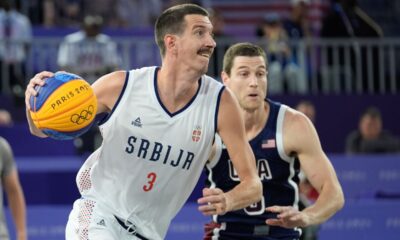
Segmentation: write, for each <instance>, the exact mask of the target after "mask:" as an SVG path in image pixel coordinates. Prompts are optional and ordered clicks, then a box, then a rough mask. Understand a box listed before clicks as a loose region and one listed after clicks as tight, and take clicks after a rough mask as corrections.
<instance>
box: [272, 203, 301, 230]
mask: <svg viewBox="0 0 400 240" xmlns="http://www.w3.org/2000/svg"><path fill="white" fill-rule="evenodd" d="M265 210H266V211H268V212H273V213H277V214H278V215H277V218H276V219H267V220H266V221H265V222H266V223H267V224H268V225H271V226H280V227H284V228H294V227H305V226H308V225H309V224H308V222H309V221H308V220H309V219H308V215H307V214H306V213H303V212H301V211H299V210H297V209H296V208H294V207H292V206H271V207H267V208H266V209H265Z"/></svg>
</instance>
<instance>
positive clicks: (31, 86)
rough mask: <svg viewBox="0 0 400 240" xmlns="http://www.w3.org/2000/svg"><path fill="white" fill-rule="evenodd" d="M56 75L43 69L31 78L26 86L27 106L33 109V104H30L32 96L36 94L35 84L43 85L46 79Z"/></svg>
mask: <svg viewBox="0 0 400 240" xmlns="http://www.w3.org/2000/svg"><path fill="white" fill-rule="evenodd" d="M52 76H54V73H52V72H48V71H43V72H40V73H38V74H36V75H35V76H34V77H33V78H31V80H29V83H28V85H27V86H26V91H25V106H26V108H27V109H28V110H31V105H30V104H29V99H30V98H31V96H36V94H37V91H36V90H35V86H37V85H39V86H43V85H44V83H45V81H44V79H46V78H49V77H52Z"/></svg>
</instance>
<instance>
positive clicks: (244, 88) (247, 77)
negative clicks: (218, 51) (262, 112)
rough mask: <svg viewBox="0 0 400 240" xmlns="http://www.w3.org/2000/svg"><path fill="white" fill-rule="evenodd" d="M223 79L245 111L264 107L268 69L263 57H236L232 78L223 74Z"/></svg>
mask: <svg viewBox="0 0 400 240" xmlns="http://www.w3.org/2000/svg"><path fill="white" fill-rule="evenodd" d="M222 78H223V80H224V83H225V84H226V85H227V86H228V87H229V88H230V89H231V90H232V91H233V93H234V94H235V95H236V97H237V99H238V100H239V104H240V106H241V107H242V108H243V109H245V110H246V111H254V110H256V109H258V108H260V107H262V106H263V103H264V99H265V97H266V92H267V68H266V64H265V61H264V58H263V57H261V56H258V57H244V56H238V57H235V59H234V61H233V66H232V69H231V75H230V77H228V76H227V75H226V74H225V76H224V74H223V76H222Z"/></svg>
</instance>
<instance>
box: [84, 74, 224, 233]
mask: <svg viewBox="0 0 400 240" xmlns="http://www.w3.org/2000/svg"><path fill="white" fill-rule="evenodd" d="M157 71H158V70H157V68H156V67H146V68H141V69H138V70H131V71H130V72H129V74H127V80H126V83H125V86H124V88H123V91H122V93H121V96H120V98H119V99H118V101H117V104H116V106H115V107H114V108H113V110H112V112H111V114H110V115H109V116H108V118H107V119H106V120H105V122H104V123H102V124H100V130H101V132H102V134H103V139H104V140H103V144H102V146H101V147H100V148H99V149H98V150H97V151H96V152H94V153H93V154H92V155H91V156H90V157H89V158H88V159H87V161H86V162H85V164H84V165H83V166H82V168H81V170H80V171H79V173H78V176H77V183H78V187H79V190H80V192H81V194H82V195H83V197H86V198H89V199H90V198H94V200H96V201H98V202H100V203H101V204H102V205H105V206H106V207H108V208H109V210H110V211H111V212H113V213H114V214H115V215H116V216H118V217H119V218H122V219H127V220H129V221H131V222H132V223H133V224H134V225H136V226H137V229H138V232H139V233H141V234H142V235H144V236H145V237H147V238H150V239H163V238H164V236H165V234H166V232H167V229H168V226H169V224H170V221H171V219H172V218H173V217H174V216H175V215H176V213H177V212H178V211H179V210H180V208H181V207H182V206H183V204H184V203H185V201H186V200H187V198H188V197H189V195H190V194H191V192H192V190H193V188H194V187H195V185H196V183H197V181H198V178H199V176H200V174H201V171H202V169H203V167H204V165H205V163H206V161H207V159H208V157H209V154H210V151H211V145H212V142H213V138H214V134H215V132H216V128H217V126H216V123H217V120H216V119H217V113H218V106H219V101H220V96H221V93H222V91H223V85H222V84H221V83H219V82H217V81H216V80H214V79H212V78H210V77H208V76H203V77H201V79H199V89H198V92H197V93H196V95H195V96H194V97H193V99H192V100H191V101H190V102H189V103H188V104H187V106H185V107H184V108H183V109H182V110H180V111H178V112H176V113H169V112H168V110H167V109H166V108H165V107H164V105H163V104H162V103H161V101H160V98H159V96H158V93H157V85H156V84H157Z"/></svg>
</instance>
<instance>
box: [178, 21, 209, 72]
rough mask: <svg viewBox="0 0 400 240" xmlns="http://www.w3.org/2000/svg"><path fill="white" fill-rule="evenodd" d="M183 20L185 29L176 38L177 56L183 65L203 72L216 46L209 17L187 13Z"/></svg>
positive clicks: (205, 70)
mask: <svg viewBox="0 0 400 240" xmlns="http://www.w3.org/2000/svg"><path fill="white" fill-rule="evenodd" d="M185 22H186V27H185V31H184V33H183V34H182V35H181V36H178V40H177V44H178V58H180V60H181V61H182V62H183V63H184V64H185V65H188V66H189V67H190V68H192V69H195V70H198V71H200V72H201V74H204V73H206V72H207V69H208V63H209V60H210V57H211V55H212V53H213V51H214V48H215V46H216V43H215V41H214V39H213V33H212V30H213V26H212V24H211V22H210V19H209V18H208V17H206V16H202V15H187V16H185Z"/></svg>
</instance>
